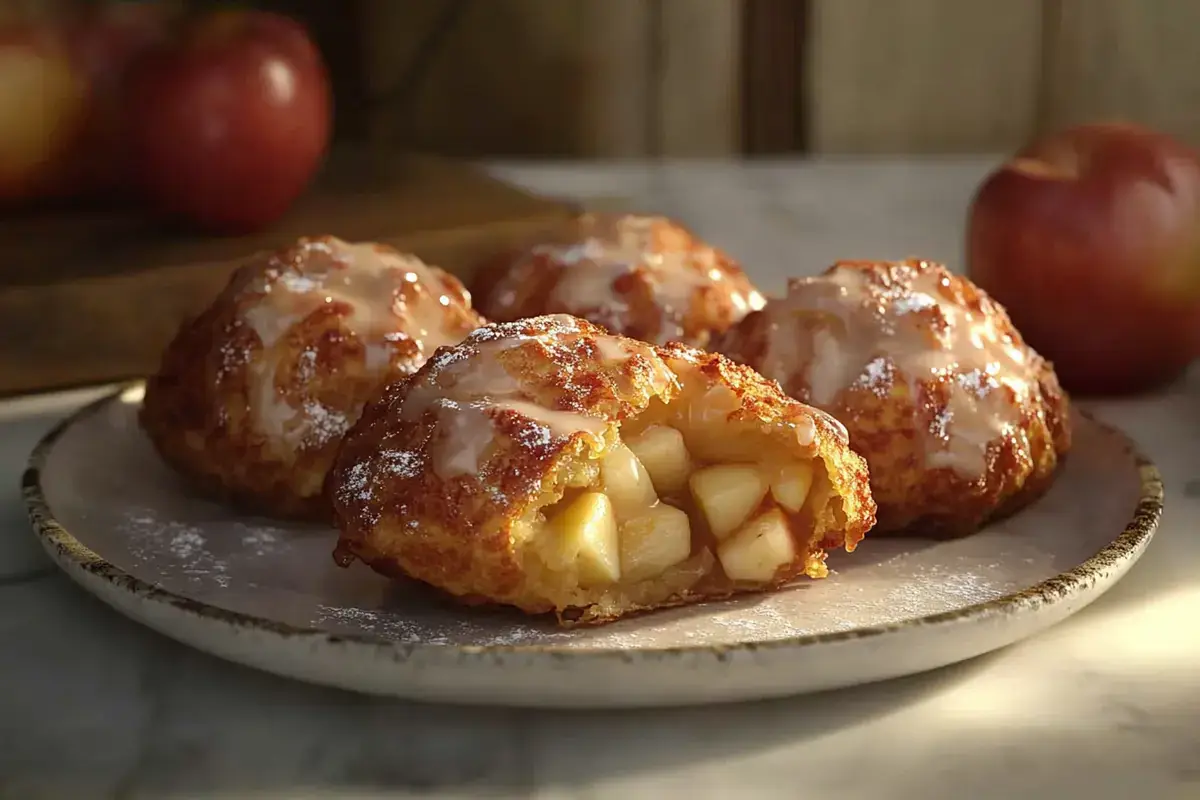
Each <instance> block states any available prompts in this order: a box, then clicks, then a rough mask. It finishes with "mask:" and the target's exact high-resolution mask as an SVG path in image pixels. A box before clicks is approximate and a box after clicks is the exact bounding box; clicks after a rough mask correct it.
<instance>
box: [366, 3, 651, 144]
mask: <svg viewBox="0 0 1200 800" xmlns="http://www.w3.org/2000/svg"><path fill="white" fill-rule="evenodd" d="M445 2H448V0H441V2H422V3H411V2H406V3H396V2H389V1H388V0H374V2H369V3H368V4H367V8H366V11H365V16H366V18H367V20H368V22H367V24H366V26H365V30H364V42H363V58H364V59H365V61H366V64H367V67H366V69H365V72H366V74H367V76H368V77H367V80H368V82H369V83H370V84H372V85H371V87H370V91H371V92H372V93H375V94H379V93H382V92H384V91H386V89H387V87H388V86H390V85H391V84H392V83H394V82H395V81H396V80H397V79H398V78H399V77H400V76H402V75H404V74H405V73H406V71H407V69H408V67H409V65H410V64H411V63H412V60H413V58H414V56H415V55H416V53H417V50H418V47H419V46H420V44H421V42H422V41H423V40H424V38H425V37H426V36H428V34H429V31H430V30H431V27H432V26H433V25H434V24H435V22H436V20H437V18H438V16H439V14H440V13H441V9H442V7H443V5H444V3H445ZM647 19H648V11H647V9H646V8H645V6H644V4H642V3H640V2H638V0H609V1H608V2H606V0H582V1H581V2H569V3H564V2H560V1H559V0H505V2H472V3H469V4H468V5H467V8H466V11H465V12H464V13H463V16H462V18H461V20H460V21H459V23H458V25H457V26H456V27H455V29H454V30H453V31H452V32H451V33H450V34H449V36H448V37H447V38H446V40H445V43H444V46H443V47H442V48H441V49H440V50H439V52H438V53H437V54H436V58H435V60H434V61H433V62H432V63H431V64H430V69H429V72H428V74H427V75H426V80H425V81H424V82H423V83H422V84H421V85H420V86H419V87H417V88H418V91H417V93H416V95H415V96H414V97H413V102H412V103H411V105H407V106H404V105H397V104H396V103H395V102H390V103H389V104H387V105H384V106H382V107H381V108H379V109H378V110H377V111H376V112H375V113H374V114H373V117H374V121H373V124H372V135H373V137H374V138H376V139H377V140H386V141H399V142H401V143H404V144H415V145H417V146H419V147H422V148H428V149H432V150H434V151H436V152H439V153H445V154H452V155H489V154H503V155H640V154H642V153H644V152H646V150H647V149H648V136H649V132H648V128H647V124H646V120H645V109H646V105H647V96H648V95H647V92H648V88H647V87H648V80H649V64H648V58H649V52H650V48H649V45H648V38H647V37H648V35H649V31H650V26H649V24H648V22H647Z"/></svg>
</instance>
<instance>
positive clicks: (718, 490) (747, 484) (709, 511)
mask: <svg viewBox="0 0 1200 800" xmlns="http://www.w3.org/2000/svg"><path fill="white" fill-rule="evenodd" d="M767 485H768V484H767V479H766V477H765V476H764V475H763V474H762V472H761V471H760V470H759V469H758V468H757V467H753V466H750V465H749V464H718V465H716V466H713V467H705V468H704V469H702V470H698V471H697V472H695V473H693V474H692V478H691V487H692V496H693V497H695V498H696V503H697V505H699V506H700V510H701V511H702V512H704V518H705V519H706V520H708V527H709V528H710V529H711V530H712V532H713V536H716V537H717V538H718V539H724V538H725V537H726V536H728V535H729V534H731V533H733V532H734V530H736V529H737V528H738V527H740V526H741V524H742V523H743V522H745V521H746V520H747V519H749V518H750V515H751V514H753V513H754V510H755V509H756V508H758V504H759V503H761V502H762V499H763V498H764V497H766V495H767Z"/></svg>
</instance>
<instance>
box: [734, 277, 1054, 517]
mask: <svg viewBox="0 0 1200 800" xmlns="http://www.w3.org/2000/svg"><path fill="white" fill-rule="evenodd" d="M718 349H719V350H720V351H721V352H722V353H724V354H725V355H727V356H729V357H730V358H732V359H734V360H736V361H738V362H741V363H743V364H747V365H749V366H751V367H753V368H754V369H756V370H758V371H759V372H761V373H762V374H763V375H765V376H766V377H768V378H773V379H775V380H778V381H779V383H780V384H782V386H783V389H784V391H786V392H787V393H788V394H790V395H791V396H792V397H795V398H796V399H798V400H800V401H802V402H804V403H811V404H812V405H814V406H816V407H818V408H821V409H824V410H825V411H828V412H829V413H830V414H832V415H833V416H834V417H836V418H837V419H838V420H840V421H841V422H842V423H843V424H845V426H846V428H847V430H848V431H849V434H850V445H851V447H853V448H854V450H855V451H856V452H858V453H859V454H860V455H862V456H863V457H864V458H865V459H866V460H867V463H868V464H869V465H870V472H871V489H872V493H873V495H874V498H875V501H876V502H877V503H878V505H879V510H878V514H879V522H878V525H877V526H876V529H875V530H876V532H878V533H886V532H907V533H914V534H927V535H934V536H953V535H962V534H966V533H970V532H972V531H974V530H976V529H978V528H979V526H981V525H982V524H984V523H985V522H986V521H987V520H989V519H992V518H995V517H996V516H998V515H1002V514H1004V513H1007V512H1008V511H1010V510H1013V509H1015V508H1017V507H1019V506H1021V505H1023V504H1024V503H1026V502H1028V501H1030V500H1032V499H1034V498H1036V497H1037V496H1038V495H1039V494H1040V493H1041V492H1042V491H1043V490H1044V489H1045V488H1046V487H1048V486H1049V485H1050V483H1051V482H1052V480H1053V477H1054V474H1055V469H1056V467H1057V465H1058V462H1059V461H1060V460H1061V459H1062V458H1063V457H1064V456H1065V454H1066V453H1067V451H1068V450H1069V449H1070V444H1071V432H1070V427H1069V413H1068V399H1067V396H1066V394H1065V393H1064V392H1063V391H1062V389H1061V388H1060V387H1059V384H1058V379H1057V378H1056V377H1055V374H1054V369H1053V367H1052V365H1051V364H1050V363H1048V362H1047V361H1045V360H1044V359H1043V358H1042V357H1041V356H1039V355H1038V354H1037V353H1036V352H1034V351H1033V350H1032V349H1031V348H1030V347H1028V346H1027V345H1026V344H1025V342H1024V341H1023V340H1022V338H1021V335H1020V333H1018V332H1017V330H1016V329H1015V328H1014V327H1013V325H1012V323H1011V322H1010V321H1009V318H1008V315H1007V313H1006V312H1005V310H1004V308H1003V307H1001V306H1000V304H999V303H996V302H995V301H994V300H992V299H991V298H990V297H989V296H988V295H987V294H986V293H985V292H984V291H982V290H981V289H979V288H978V287H976V286H975V285H973V284H972V283H971V282H970V281H969V280H967V279H966V278H963V277H960V276H956V275H953V274H951V273H950V272H949V271H948V270H947V269H946V268H945V267H944V266H942V265H940V264H935V263H932V262H928V261H919V260H908V261H898V262H868V261H840V262H838V263H836V264H834V265H833V266H832V267H830V268H829V269H828V270H827V271H826V272H825V273H824V274H822V275H820V276H818V277H815V278H805V279H795V280H792V281H790V282H789V286H788V294H787V297H786V298H781V299H775V300H772V301H770V302H769V303H768V304H767V306H766V308H765V309H763V310H762V311H760V312H758V313H755V314H751V315H749V316H747V317H746V318H745V319H744V320H742V321H741V323H739V324H738V325H737V326H735V327H734V328H733V329H731V330H730V331H729V332H728V333H727V334H726V335H725V336H724V337H723V339H722V341H721V342H720V344H719V346H718Z"/></svg>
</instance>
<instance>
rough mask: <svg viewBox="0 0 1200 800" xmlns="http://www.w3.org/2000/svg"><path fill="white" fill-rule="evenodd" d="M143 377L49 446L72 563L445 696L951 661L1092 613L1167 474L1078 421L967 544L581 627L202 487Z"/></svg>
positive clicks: (187, 635) (51, 484)
mask: <svg viewBox="0 0 1200 800" xmlns="http://www.w3.org/2000/svg"><path fill="white" fill-rule="evenodd" d="M140 398H141V389H140V387H137V386H135V387H130V388H127V389H125V390H124V391H122V392H120V393H118V394H116V395H113V396H111V397H109V398H106V399H104V400H101V401H99V402H97V403H95V404H93V405H91V406H89V407H87V408H85V409H83V410H82V411H80V412H79V413H77V414H75V415H74V416H73V417H71V418H70V419H68V420H67V421H66V422H64V423H63V424H62V425H61V426H60V427H59V428H58V429H57V430H55V431H54V432H53V433H51V434H49V435H48V436H47V437H46V439H45V440H44V441H43V442H42V443H41V444H40V445H39V446H38V448H37V449H36V451H35V452H34V454H33V457H32V460H31V463H30V467H29V470H28V471H27V473H26V475H25V481H24V486H25V496H26V498H27V501H28V505H29V509H30V513H31V516H32V519H33V523H34V527H35V528H36V530H37V531H38V533H39V535H40V537H41V539H42V542H43V543H44V545H45V547H46V549H47V550H48V551H49V553H50V555H51V556H52V557H53V558H54V559H55V561H56V562H57V563H58V564H59V565H60V566H61V567H62V568H63V569H64V570H65V571H66V572H67V573H68V574H69V575H70V576H71V577H72V578H73V579H74V580H76V581H77V582H78V583H79V584H81V585H82V586H83V587H84V588H85V589H87V590H88V591H89V592H92V593H93V594H95V595H97V596H98V597H100V598H101V599H103V600H104V601H105V602H107V603H108V604H110V605H111V606H113V607H114V608H116V609H117V610H118V611H120V612H121V613H123V614H126V615H128V616H130V617H132V618H134V619H136V620H138V621H140V622H142V623H145V624H146V625H148V626H150V627H152V628H154V629H156V630H158V631H161V632H162V633H164V634H166V635H168V636H171V637H173V638H175V639H178V640H179V641H182V642H185V643H187V644H189V645H192V646H194V647H197V648H199V649H201V650H205V651H207V652H210V653H213V654H216V655H218V656H221V657H224V658H227V659H230V660H232V661H237V662H241V663H243V664H248V665H251V666H254V667H258V668H260V669H264V670H268V671H271V672H275V673H279V674H282V675H288V676H292V677H295V678H300V679H303V680H307V681H312V682H316V683H323V684H331V685H334V686H341V687H345V688H348V689H354V690H359V691H365V692H373V693H379V694H388V695H397V696H402V697H408V698H418V699H427V700H437V701H453V702H471V703H492V704H505V705H529V706H576V707H582V706H606V707H613V706H639V705H677V704H687V703H697V702H713V701H731V700H741V699H751V698H765V697H772V696H779V695H785V694H796V693H801V692H809V691H815V690H821V689H829V688H833V687H839V686H848V685H852V684H857V683H863V682H867V681H876V680H881V679H885V678H891V677H896V676H900V675H905V674H909V673H913V672H918V671H921V670H927V669H932V668H935V667H939V666H943V665H946V664H950V663H953V662H956V661H961V660H963V659H967V658H971V657H973V656H977V655H979V654H981V653H985V652H987V651H990V650H994V649H996V648H999V647H1003V646H1004V645H1007V644H1010V643H1012V642H1014V641H1017V640H1018V639H1022V638H1024V637H1027V636H1030V635H1031V634H1034V633H1036V632H1038V631H1040V630H1042V629H1044V628H1046V627H1048V626H1050V625H1052V624H1054V623H1056V622H1058V621H1060V620H1062V619H1064V618H1065V617H1067V616H1069V615H1070V614H1073V613H1074V612H1076V611H1078V610H1079V609H1081V608H1083V607H1084V606H1086V605H1087V604H1088V603H1090V602H1091V601H1092V600H1094V599H1095V598H1096V597H1098V596H1099V595H1100V594H1102V593H1103V592H1104V591H1105V590H1106V589H1108V588H1109V587H1111V586H1112V585H1113V584H1114V583H1115V582H1116V581H1117V580H1118V579H1119V578H1120V577H1121V576H1122V575H1123V574H1124V573H1125V572H1126V571H1127V570H1128V569H1129V567H1130V566H1131V565H1132V564H1133V563H1134V561H1136V560H1137V558H1138V556H1140V555H1141V553H1142V552H1143V550H1144V549H1145V548H1146V545H1147V544H1148V543H1149V541H1150V538H1151V536H1152V534H1153V532H1154V529H1155V527H1156V526H1157V524H1158V519H1159V516H1160V514H1161V511H1162V485H1161V482H1160V479H1159V476H1158V472H1157V471H1156V469H1155V468H1154V466H1153V465H1152V464H1150V463H1149V462H1148V461H1147V460H1146V459H1144V458H1142V457H1141V456H1139V455H1138V454H1137V453H1136V452H1135V450H1134V448H1133V446H1132V445H1131V444H1130V442H1129V441H1128V440H1127V439H1126V438H1125V437H1124V436H1123V435H1122V434H1120V433H1118V432H1116V431H1114V430H1112V429H1110V428H1107V427H1105V426H1103V425H1101V424H1100V423H1098V422H1096V421H1094V420H1092V419H1090V418H1088V417H1086V416H1084V415H1079V414H1077V415H1076V417H1075V420H1074V422H1075V426H1076V435H1075V447H1074V451H1073V453H1072V455H1071V457H1070V458H1069V459H1068V461H1067V463H1066V465H1065V466H1064V468H1063V470H1062V472H1061V474H1060V476H1059V478H1058V480H1057V481H1056V483H1055V485H1054V487H1053V488H1052V489H1051V490H1050V492H1049V493H1048V494H1047V495H1046V496H1045V497H1043V498H1042V499H1041V500H1039V501H1038V502H1037V503H1036V504H1034V505H1032V506H1030V507H1029V508H1027V509H1026V510H1025V511H1023V512H1021V513H1020V514H1018V515H1017V516H1014V517H1012V518H1010V519H1008V520H1005V521H1003V522H1000V523H996V524H993V525H991V526H990V527H988V528H986V529H985V530H983V531H981V532H980V533H978V534H976V535H974V536H971V537H967V538H964V539H960V540H957V541H921V540H914V539H908V540H894V539H893V540H888V539H886V538H882V537H879V538H871V537H870V535H868V537H867V539H866V540H865V541H864V542H863V543H862V545H861V546H860V547H859V549H858V551H857V552H855V553H854V554H852V555H847V554H845V553H838V554H837V555H835V556H831V559H830V565H831V567H832V569H833V572H832V574H831V575H830V577H829V578H828V579H827V580H823V581H803V582H801V583H798V584H797V585H795V586H794V587H792V588H790V589H788V590H785V591H781V592H778V593H775V594H769V595H763V596H755V597H746V598H742V599H739V600H734V601H725V602H720V603H711V604H707V605H703V606H694V607H691V608H685V609H678V610H673V611H667V612H662V613H656V614H651V615H646V616H643V617H640V618H634V619H629V620H625V621H622V622H618V623H616V624H612V625H609V626H606V627H601V628H590V629H582V630H570V631H563V630H558V629H556V628H555V627H553V626H552V625H550V624H548V623H546V622H545V621H542V620H537V619H531V618H528V617H525V616H523V615H521V614H519V613H515V612H509V611H506V610H490V611H488V610H479V609H464V608H459V607H456V606H453V605H450V604H448V603H446V602H444V601H443V600H442V599H441V598H439V597H438V596H437V595H436V594H434V593H433V592H431V591H429V590H426V589H422V588H421V587H414V586H404V585H400V584H396V583H390V582H388V581H386V580H384V579H383V578H380V577H379V576H377V575H375V574H374V573H372V572H370V571H369V570H368V569H366V568H365V567H362V566H361V565H357V564H356V565H355V566H354V567H352V568H350V569H348V570H344V569H340V568H338V567H337V566H335V565H334V563H333V560H332V558H331V556H330V551H331V549H332V547H333V544H334V539H335V536H334V534H333V532H332V531H331V530H329V529H326V528H323V527H315V526H307V527H306V526H296V525H284V524H280V523H277V522H272V521H268V520H263V519H257V518H252V517H246V516H239V515H236V514H234V513H231V512H230V511H229V510H227V509H225V508H224V507H222V506H220V505H216V504H214V503H211V502H208V501H205V500H203V499H198V498H197V497H195V496H193V495H191V494H190V493H189V492H188V491H187V490H186V489H185V488H184V486H183V485H182V484H181V482H180V481H179V480H178V479H177V478H176V477H175V475H174V474H173V473H172V472H170V471H169V470H167V469H166V468H165V467H164V466H163V464H162V463H161V462H160V461H159V460H158V458H157V456H156V455H155V453H154V452H153V450H152V449H151V447H150V445H149V443H148V441H147V440H146V439H145V438H144V437H143V435H142V434H141V432H140V431H139V429H138V427H137V424H136V410H137V407H138V403H139V402H140Z"/></svg>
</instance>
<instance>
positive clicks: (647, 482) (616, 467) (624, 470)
mask: <svg viewBox="0 0 1200 800" xmlns="http://www.w3.org/2000/svg"><path fill="white" fill-rule="evenodd" d="M600 476H601V478H602V479H603V481H604V491H605V493H606V494H607V495H608V499H609V500H611V501H612V504H613V511H614V512H615V513H616V515H617V520H618V521H620V520H626V519H630V518H632V517H636V516H638V515H639V514H642V513H644V512H645V511H646V509H647V508H649V507H650V506H652V505H654V504H655V503H656V502H658V495H657V494H655V492H654V483H653V481H651V479H650V476H649V475H648V474H647V473H646V469H645V467H643V466H642V462H641V461H638V457H637V456H635V455H634V454H633V451H632V450H630V449H629V448H628V447H626V446H625V445H623V444H622V445H617V447H616V449H614V450H613V451H612V452H610V453H609V454H608V455H607V456H605V457H604V461H603V462H602V463H601V465H600Z"/></svg>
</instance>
